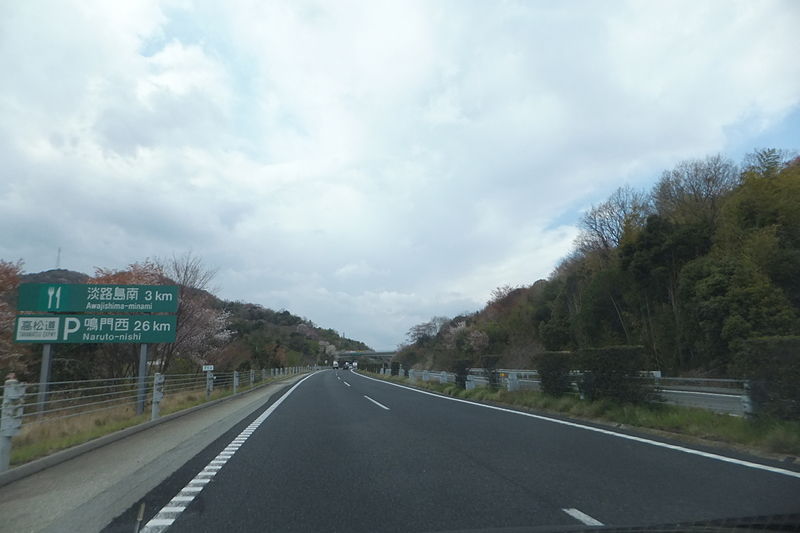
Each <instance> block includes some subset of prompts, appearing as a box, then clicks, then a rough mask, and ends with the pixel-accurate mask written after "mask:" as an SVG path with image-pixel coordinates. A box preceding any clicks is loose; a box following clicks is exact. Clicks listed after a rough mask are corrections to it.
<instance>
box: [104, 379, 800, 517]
mask: <svg viewBox="0 0 800 533" xmlns="http://www.w3.org/2000/svg"><path fill="white" fill-rule="evenodd" d="M267 407H268V408H267ZM265 409H266V410H264V411H263V412H261V414H260V416H258V418H256V415H259V413H256V414H255V415H253V417H251V418H250V419H248V420H245V421H243V422H242V423H241V424H240V425H239V426H237V427H235V428H234V429H233V430H232V431H231V432H229V433H227V434H226V435H224V436H223V437H221V438H220V439H219V440H218V441H217V442H215V443H214V444H212V445H211V446H209V447H208V448H207V449H206V450H205V451H204V452H203V453H201V454H199V455H198V456H196V457H195V458H194V459H193V460H191V461H189V462H188V463H187V464H186V465H185V466H184V467H183V468H181V469H180V470H179V471H178V472H176V473H175V474H173V475H172V476H171V477H170V478H169V479H167V480H166V481H165V482H164V483H162V484H161V485H160V486H159V487H158V488H156V489H155V490H153V491H152V492H151V493H150V494H148V496H147V497H146V498H145V500H144V504H145V512H144V519H143V521H142V525H143V531H148V532H156V531H164V530H168V531H169V532H220V531H222V532H239V531H242V532H245V531H259V532H260V531H309V532H326V531H346V532H361V531H363V532H380V531H452V530H469V529H472V530H479V529H486V528H512V527H533V526H547V527H548V528H555V527H559V526H581V525H582V524H589V525H592V524H594V525H596V524H606V525H648V524H663V523H675V522H679V521H693V520H705V519H718V518H723V517H744V516H752V515H773V514H787V513H798V512H800V473H798V472H797V470H798V469H797V468H790V467H788V466H786V465H783V464H778V463H769V462H766V461H763V460H755V459H753V458H751V457H744V456H733V455H728V456H719V455H716V454H714V453H708V452H707V451H706V452H704V451H702V450H699V451H698V450H696V449H689V448H686V447H683V446H681V445H678V444H677V443H670V442H668V441H664V440H658V441H656V440H653V439H652V437H643V436H637V435H636V434H635V433H631V432H627V433H623V432H617V431H609V430H608V429H603V428H598V427H593V426H589V425H582V424H570V423H568V422H567V423H565V421H559V420H556V419H548V418H545V417H535V416H530V415H526V414H520V413H518V412H513V411H511V410H506V409H497V408H487V407H483V406H480V405H476V404H473V403H469V402H464V401H453V400H450V399H445V398H442V397H439V396H436V395H433V394H430V393H424V392H419V391H416V390H412V389H410V388H406V387H401V386H397V385H392V384H388V383H385V382H381V381H378V380H374V379H372V378H369V377H366V376H363V375H359V374H356V373H353V372H348V371H344V370H337V371H334V370H327V371H322V372H318V373H315V374H312V375H311V376H309V377H308V378H307V379H305V380H304V381H301V382H299V383H298V384H297V385H296V386H295V387H293V388H292V389H290V390H288V391H287V393H285V394H284V395H283V396H281V397H280V399H278V400H277V401H275V403H273V404H272V405H270V406H265ZM755 461H757V463H756V462H755ZM138 507H139V506H135V507H133V508H131V509H130V510H129V511H128V512H127V513H125V514H124V515H122V516H121V517H119V518H118V519H117V520H116V521H115V522H113V523H112V524H111V525H110V526H109V527H108V528H107V529H106V531H108V532H112V531H131V530H132V525H133V523H134V522H135V520H136V514H137V512H138V510H139V509H138Z"/></svg>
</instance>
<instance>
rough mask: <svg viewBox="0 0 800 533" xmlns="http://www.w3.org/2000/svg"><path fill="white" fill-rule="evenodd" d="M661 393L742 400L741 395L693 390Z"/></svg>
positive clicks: (663, 390) (666, 390)
mask: <svg viewBox="0 0 800 533" xmlns="http://www.w3.org/2000/svg"><path fill="white" fill-rule="evenodd" d="M661 392H666V393H669V394H698V395H702V396H724V397H725V398H741V397H742V395H741V394H723V393H721V392H697V391H691V390H670V389H662V390H661Z"/></svg>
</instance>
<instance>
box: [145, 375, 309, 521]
mask: <svg viewBox="0 0 800 533" xmlns="http://www.w3.org/2000/svg"><path fill="white" fill-rule="evenodd" d="M318 372H319V370H318V371H317V372H312V373H311V374H309V375H307V376H306V377H304V378H303V379H301V380H300V381H298V382H297V383H295V384H294V385H293V386H292V388H290V389H289V390H288V391H286V394H283V395H282V396H281V397H280V398H278V399H277V400H275V403H273V404H272V405H270V406H269V407H268V408H267V410H266V411H264V412H263V413H261V414H260V415H259V417H258V418H256V419H255V420H254V421H253V423H252V424H250V425H249V426H248V427H247V429H245V430H244V431H242V433H240V434H239V435H237V436H236V437H234V439H239V440H246V439H247V437H249V436H250V434H252V433H253V431H254V430H255V429H256V428H258V426H260V425H261V423H262V422H264V420H266V419H267V417H269V415H271V414H272V413H274V412H275V409H277V408H278V406H279V405H280V404H282V403H283V401H284V400H285V399H286V398H288V397H289V395H291V394H292V393H293V392H294V391H295V389H296V388H297V387H299V386H300V384H301V383H303V382H304V381H305V380H307V379H308V378H310V377H311V376H313V375H314V374H317V373H318ZM229 445H230V444H229ZM237 450H238V448H237ZM235 451H236V450H234V451H231V452H222V453H220V454H219V455H218V456H217V457H215V458H214V459H212V460H211V461H209V463H208V464H207V465H206V466H205V467H203V469H202V470H201V472H202V471H203V470H205V469H206V468H208V467H210V466H211V465H212V464H219V463H220V462H222V461H220V460H219V457H220V456H224V458H225V459H226V460H227V459H230V457H232V456H233V454H234V453H235ZM209 481H211V480H210V479H197V478H196V477H195V478H193V479H192V480H191V481H189V483H187V484H186V486H185V487H183V488H182V489H181V490H180V491H178V494H177V495H175V497H174V498H172V500H170V502H171V503H173V505H170V503H167V505H165V506H163V507H162V508H161V509H159V510H158V512H157V513H156V515H155V516H154V517H153V518H151V519H150V520H149V521H148V522H147V523H146V524H145V525H144V527H143V528H142V529H141V530H140V531H141V533H157V532H158V533H160V532H162V531H164V530H165V529H166V528H167V527H169V526H171V525H172V523H173V522H174V521H175V520H177V519H178V517H179V516H180V514H181V512H182V511H183V510H184V509H186V507H182V508H180V509H181V510H180V511H177V510H176V509H179V507H176V506H175V505H174V502H178V501H184V498H189V496H186V495H183V494H182V493H186V492H190V493H194V494H192V496H191V499H194V497H195V496H196V495H197V493H198V492H200V491H201V490H203V487H205V486H206V484H207V483H208V482H209ZM177 498H180V500H179V499H177ZM191 499H189V500H186V501H191ZM187 505H188V504H187ZM162 513H164V514H171V515H175V516H170V517H165V516H161V514H162Z"/></svg>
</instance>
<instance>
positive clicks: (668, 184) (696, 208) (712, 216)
mask: <svg viewBox="0 0 800 533" xmlns="http://www.w3.org/2000/svg"><path fill="white" fill-rule="evenodd" d="M739 180H740V178H739V172H738V170H737V169H736V166H735V165H734V164H733V163H732V162H731V161H730V160H729V159H726V158H724V157H722V156H721V155H715V156H709V157H706V158H705V159H694V160H690V161H683V162H681V163H679V164H678V165H677V166H676V167H675V168H674V169H672V170H668V171H665V172H664V174H663V175H662V176H661V179H660V180H659V181H658V183H656V185H655V187H653V191H652V192H651V197H652V199H653V204H654V205H655V209H656V211H657V212H658V214H660V215H661V216H663V217H666V218H668V219H670V220H672V221H673V222H677V223H681V224H687V223H698V222H701V223H707V224H714V223H715V222H716V220H717V217H718V216H719V210H720V207H721V206H722V199H723V198H724V197H725V195H726V194H728V193H729V192H730V191H732V190H733V189H734V187H736V186H737V185H738V184H739Z"/></svg>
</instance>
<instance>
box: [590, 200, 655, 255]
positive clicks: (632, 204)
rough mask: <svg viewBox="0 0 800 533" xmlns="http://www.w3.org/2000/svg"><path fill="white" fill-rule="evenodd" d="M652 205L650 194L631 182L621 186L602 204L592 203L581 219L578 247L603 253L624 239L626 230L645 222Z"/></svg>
mask: <svg viewBox="0 0 800 533" xmlns="http://www.w3.org/2000/svg"><path fill="white" fill-rule="evenodd" d="M649 213H650V205H649V202H648V199H647V196H646V195H645V194H644V193H643V192H640V191H637V190H634V189H632V188H631V187H629V186H627V185H626V186H624V187H620V188H618V189H617V190H616V191H614V193H613V194H612V195H611V196H610V197H609V198H608V200H606V201H605V202H602V203H601V204H599V205H597V206H592V207H591V209H589V211H587V212H586V213H585V214H584V215H583V217H582V218H581V221H580V228H581V232H580V234H579V235H578V237H577V239H576V244H577V247H578V249H579V250H582V251H591V250H600V251H602V252H604V253H606V254H607V253H608V252H610V251H611V250H612V249H614V248H616V247H617V246H619V245H620V243H622V238H623V236H624V235H625V233H626V232H628V231H631V230H632V229H634V228H639V227H641V226H643V225H644V221H645V219H646V218H647V215H648V214H649Z"/></svg>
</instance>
